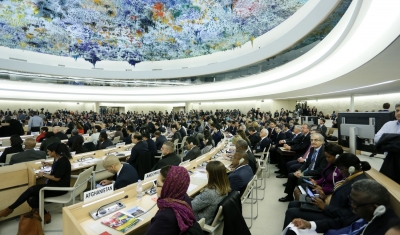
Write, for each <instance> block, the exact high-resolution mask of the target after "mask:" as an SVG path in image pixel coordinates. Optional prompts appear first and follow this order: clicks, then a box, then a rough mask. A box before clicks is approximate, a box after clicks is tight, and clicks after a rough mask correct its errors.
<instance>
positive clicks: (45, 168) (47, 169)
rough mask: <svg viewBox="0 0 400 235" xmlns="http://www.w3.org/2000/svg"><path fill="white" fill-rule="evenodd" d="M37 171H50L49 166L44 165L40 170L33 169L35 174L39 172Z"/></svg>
mask: <svg viewBox="0 0 400 235" xmlns="http://www.w3.org/2000/svg"><path fill="white" fill-rule="evenodd" d="M39 172H45V173H49V172H51V166H46V167H44V168H43V169H40V170H36V171H35V173H36V174H37V173H39Z"/></svg>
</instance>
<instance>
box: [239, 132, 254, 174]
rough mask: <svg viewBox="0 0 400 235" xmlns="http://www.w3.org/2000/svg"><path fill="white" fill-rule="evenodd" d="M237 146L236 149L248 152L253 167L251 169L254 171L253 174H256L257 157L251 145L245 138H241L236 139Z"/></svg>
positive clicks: (250, 164)
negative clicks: (251, 149) (250, 148)
mask: <svg viewBox="0 0 400 235" xmlns="http://www.w3.org/2000/svg"><path fill="white" fill-rule="evenodd" d="M235 147H236V151H239V152H246V153H247V155H248V160H249V166H250V167H251V170H252V171H253V175H254V174H256V171H257V161H256V158H255V157H254V154H253V153H252V152H251V151H250V150H249V145H248V144H247V142H246V141H245V140H243V139H240V140H238V141H236V144H235Z"/></svg>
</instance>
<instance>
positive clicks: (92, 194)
mask: <svg viewBox="0 0 400 235" xmlns="http://www.w3.org/2000/svg"><path fill="white" fill-rule="evenodd" d="M113 192H114V184H109V185H105V186H104V187H102V188H97V189H93V190H91V191H88V192H85V193H84V194H83V203H87V202H91V201H94V200H97V199H100V198H103V197H105V196H109V195H111V194H113Z"/></svg>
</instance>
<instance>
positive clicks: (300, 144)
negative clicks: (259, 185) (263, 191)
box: [276, 124, 310, 178]
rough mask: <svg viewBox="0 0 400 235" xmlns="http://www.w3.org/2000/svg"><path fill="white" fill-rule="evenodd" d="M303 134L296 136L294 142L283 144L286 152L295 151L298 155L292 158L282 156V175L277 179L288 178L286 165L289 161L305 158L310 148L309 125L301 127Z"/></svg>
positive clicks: (285, 141)
mask: <svg viewBox="0 0 400 235" xmlns="http://www.w3.org/2000/svg"><path fill="white" fill-rule="evenodd" d="M295 129H297V128H295ZM301 132H302V134H303V135H301V136H297V135H295V136H296V137H293V139H292V140H283V141H282V143H283V144H284V145H283V147H284V148H285V149H286V150H290V151H295V152H296V153H295V154H294V155H292V156H280V158H279V169H280V171H281V174H280V175H277V176H276V178H286V177H287V172H286V163H287V162H288V161H292V160H296V159H298V158H299V157H301V156H303V155H304V153H305V152H306V151H307V149H308V147H309V146H310V126H309V125H308V124H303V125H302V126H301ZM285 173H286V174H285Z"/></svg>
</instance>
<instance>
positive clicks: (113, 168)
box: [100, 155, 139, 190]
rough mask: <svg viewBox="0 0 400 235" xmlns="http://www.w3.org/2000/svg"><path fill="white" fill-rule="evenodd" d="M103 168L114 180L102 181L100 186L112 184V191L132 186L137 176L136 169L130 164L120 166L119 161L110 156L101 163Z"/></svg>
mask: <svg viewBox="0 0 400 235" xmlns="http://www.w3.org/2000/svg"><path fill="white" fill-rule="evenodd" d="M103 167H104V168H105V169H106V170H107V171H108V172H110V173H112V174H115V175H114V180H102V181H101V182H100V185H103V186H104V185H108V184H114V190H117V189H120V188H123V187H126V186H128V185H130V184H134V183H136V182H137V181H138V179H139V176H138V173H137V171H136V169H135V168H134V167H133V166H131V165H130V164H122V163H121V162H120V161H119V159H118V158H117V157H116V156H114V155H110V156H107V157H106V158H105V159H104V161H103Z"/></svg>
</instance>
